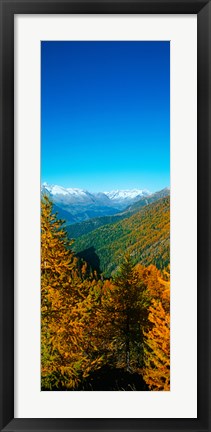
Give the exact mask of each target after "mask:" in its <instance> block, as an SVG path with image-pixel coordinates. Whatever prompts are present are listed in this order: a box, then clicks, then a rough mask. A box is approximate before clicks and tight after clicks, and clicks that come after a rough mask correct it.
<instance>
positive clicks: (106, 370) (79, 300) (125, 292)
mask: <svg viewBox="0 0 211 432" xmlns="http://www.w3.org/2000/svg"><path fill="white" fill-rule="evenodd" d="M52 209H53V205H52V203H51V202H50V200H49V198H48V197H47V196H44V197H43V198H42V205H41V210H42V211H41V356H42V357H41V365H42V372H41V378H42V380H41V382H42V390H62V391H64V390H89V391H90V390H91V391H94V390H107V391H110V390H116V391H123V390H124V391H125V390H126V391H136V390H142V391H146V390H153V391H157V390H169V389H170V316H169V309H170V273H169V266H168V267H167V268H166V269H163V270H162V271H160V270H158V269H157V268H156V267H155V266H154V265H150V266H147V267H145V266H143V265H141V264H137V265H135V256H134V257H133V256H132V254H131V253H130V251H129V249H130V248H123V249H122V251H121V252H122V253H121V264H120V266H119V269H118V271H117V272H116V273H115V274H114V275H113V277H112V278H110V279H108V278H107V279H104V280H103V278H102V277H100V276H99V275H98V274H97V272H95V271H92V270H90V268H89V266H88V265H87V263H86V262H85V261H83V260H81V259H79V258H77V257H76V256H75V254H74V252H73V251H72V246H73V245H72V243H71V242H70V241H69V239H68V237H67V233H66V231H65V230H64V229H63V224H62V222H61V221H60V220H58V219H57V217H56V215H55V214H53V211H52ZM162 212H163V218H162V217H161V213H162ZM167 215H169V199H164V200H162V201H161V202H160V203H156V204H154V205H153V206H152V207H151V209H149V207H147V208H146V209H144V210H142V211H141V212H140V214H139V219H140V220H141V227H142V229H141V228H140V225H139V224H138V223H137V221H136V219H133V218H134V217H135V215H134V216H133V217H131V221H130V225H129V226H128V228H126V227H124V226H123V227H120V228H121V229H122V232H123V231H124V232H125V233H126V232H127V229H128V232H129V230H130V227H133V229H132V230H131V231H130V232H131V233H134V232H135V231H134V230H136V229H138V230H140V232H141V231H142V230H145V234H147V237H149V238H148V240H147V241H146V243H147V244H148V243H149V242H151V247H152V239H154V240H156V242H157V248H156V250H157V251H159V250H160V248H159V247H158V244H160V242H161V243H162V241H161V237H159V235H158V231H159V230H160V232H162V233H163V234H162V235H163V238H164V233H165V229H167V226H168V222H167V219H168V217H167ZM124 222H126V221H122V223H123V224H124ZM151 224H152V225H153V227H152V229H150V225H151ZM120 228H119V232H120V231H121V229H120ZM154 231H155V233H154ZM153 233H154V234H153ZM112 235H113V236H114V237H115V235H114V230H112ZM131 238H132V237H131ZM166 238H167V235H166ZM150 239H151V240H150ZM136 243H137V235H136ZM142 244H144V243H143V238H142ZM130 245H132V243H130V244H129V246H130ZM126 249H128V251H127V252H126ZM166 249H167V247H166ZM124 251H125V254H124V253H123V252H124Z"/></svg>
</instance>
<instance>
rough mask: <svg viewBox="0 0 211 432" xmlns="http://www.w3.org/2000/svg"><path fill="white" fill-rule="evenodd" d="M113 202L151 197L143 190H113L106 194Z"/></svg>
mask: <svg viewBox="0 0 211 432" xmlns="http://www.w3.org/2000/svg"><path fill="white" fill-rule="evenodd" d="M104 193H105V195H107V196H108V197H109V198H110V199H111V200H112V201H125V200H134V199H140V198H143V197H145V196H148V195H150V192H149V191H147V190H142V189H126V190H113V191H111V192H104Z"/></svg>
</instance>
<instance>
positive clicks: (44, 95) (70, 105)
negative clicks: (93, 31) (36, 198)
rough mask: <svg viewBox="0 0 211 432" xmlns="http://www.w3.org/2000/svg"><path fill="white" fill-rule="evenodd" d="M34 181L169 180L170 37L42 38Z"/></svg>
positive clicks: (107, 186)
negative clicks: (38, 138)
mask: <svg viewBox="0 0 211 432" xmlns="http://www.w3.org/2000/svg"><path fill="white" fill-rule="evenodd" d="M41 56H42V57H41V104H42V106H41V167H42V168H41V171H42V172H41V177H42V182H44V181H46V182H48V183H50V184H58V185H61V186H64V187H79V188H83V189H87V190H89V191H91V192H96V191H108V190H112V189H132V188H145V189H148V190H150V191H152V192H153V191H156V190H160V189H162V188H163V187H165V186H169V184H170V43H169V42H122V41H120V42H100V41H99V42H69V41H68V42H51V41H50V42H42V44H41Z"/></svg>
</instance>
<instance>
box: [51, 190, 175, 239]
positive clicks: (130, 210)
mask: <svg viewBox="0 0 211 432" xmlns="http://www.w3.org/2000/svg"><path fill="white" fill-rule="evenodd" d="M169 195H170V189H168V188H165V189H163V190H161V191H159V192H155V193H154V194H152V195H150V196H148V197H144V198H141V199H140V200H139V201H137V202H135V203H134V204H132V205H130V206H129V207H127V208H126V210H124V211H122V212H121V213H117V214H116V215H112V216H102V217H97V218H91V219H89V220H87V221H84V222H80V223H75V224H71V225H67V226H66V230H67V232H68V235H69V237H70V238H74V239H76V238H78V237H81V236H82V235H84V234H88V233H89V232H92V231H94V230H96V229H97V228H100V227H101V226H103V225H110V224H112V223H114V222H117V221H120V220H123V219H127V218H128V217H130V216H132V215H133V214H135V213H137V212H138V211H139V210H141V209H142V208H143V207H145V206H146V205H149V204H152V203H153V202H155V201H158V200H159V199H160V198H164V197H165V196H169ZM59 216H60V214H59ZM60 217H61V218H62V217H63V216H62V215H61V216H60ZM63 218H64V219H66V217H65V216H64V217H63Z"/></svg>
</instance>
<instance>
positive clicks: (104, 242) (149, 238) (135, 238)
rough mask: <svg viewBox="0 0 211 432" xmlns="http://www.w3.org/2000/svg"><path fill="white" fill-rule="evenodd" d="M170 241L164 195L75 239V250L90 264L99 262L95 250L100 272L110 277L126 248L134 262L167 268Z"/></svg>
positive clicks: (168, 217)
mask: <svg viewBox="0 0 211 432" xmlns="http://www.w3.org/2000/svg"><path fill="white" fill-rule="evenodd" d="M169 244H170V199H169V197H164V198H162V199H160V200H159V201H157V202H154V203H152V204H150V205H148V206H145V207H144V208H143V209H142V210H140V211H139V212H137V213H135V214H134V215H132V216H130V217H128V218H127V219H124V220H121V221H119V222H115V223H113V224H110V225H105V226H102V227H101V228H98V229H97V230H95V231H92V232H91V233H89V234H86V235H83V236H82V237H80V238H78V239H76V241H75V244H74V246H73V250H74V251H75V252H76V253H79V255H80V256H84V257H85V259H86V260H87V261H88V262H89V264H90V265H91V266H92V265H93V266H94V265H95V262H96V258H95V260H94V259H93V252H94V256H95V257H96V256H97V257H98V260H99V267H100V271H101V272H103V274H104V276H105V277H110V276H111V275H112V274H114V272H115V271H116V269H117V268H118V266H119V265H120V264H121V262H122V259H123V251H124V254H125V253H128V254H130V256H132V258H133V261H134V263H139V262H141V263H142V264H143V265H144V266H148V265H150V264H154V265H156V267H158V268H164V267H166V266H167V265H168V264H169V260H170V248H169ZM84 252H85V255H84ZM89 252H90V253H89Z"/></svg>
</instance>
